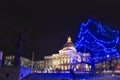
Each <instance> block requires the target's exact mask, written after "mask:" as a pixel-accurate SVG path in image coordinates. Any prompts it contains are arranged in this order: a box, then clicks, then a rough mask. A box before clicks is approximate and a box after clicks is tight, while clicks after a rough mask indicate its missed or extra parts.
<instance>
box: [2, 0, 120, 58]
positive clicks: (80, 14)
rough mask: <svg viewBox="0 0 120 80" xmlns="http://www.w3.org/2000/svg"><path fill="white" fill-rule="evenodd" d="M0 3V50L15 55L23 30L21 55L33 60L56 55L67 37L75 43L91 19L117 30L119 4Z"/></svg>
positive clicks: (100, 0)
mask: <svg viewBox="0 0 120 80" xmlns="http://www.w3.org/2000/svg"><path fill="white" fill-rule="evenodd" d="M115 1H116V2H114V0H113V1H112V0H60V1H58V0H56V1H55V0H54V1H53V0H38V1H35V0H28V1H27V0H26V1H25V0H16V1H12V0H8V1H6V0H3V1H2V2H0V49H1V50H3V52H4V54H5V55H10V54H15V53H16V46H17V42H18V37H19V36H18V35H19V34H20V33H21V32H23V31H24V30H25V33H24V41H23V43H22V49H21V55H22V56H24V57H26V58H29V59H31V55H32V52H33V51H34V52H35V60H41V59H43V57H44V56H47V55H51V54H53V53H57V52H58V51H59V50H60V49H62V48H63V45H64V44H65V43H66V40H67V37H68V36H69V35H70V36H71V38H72V41H73V42H75V41H76V39H77V34H78V32H79V27H80V24H81V23H82V22H83V21H87V19H88V18H93V19H95V20H96V21H100V22H101V23H103V24H106V25H108V26H110V27H111V28H115V29H118V30H120V28H119V27H120V6H119V4H120V2H119V0H115Z"/></svg>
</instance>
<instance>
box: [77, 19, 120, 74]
mask: <svg viewBox="0 0 120 80" xmlns="http://www.w3.org/2000/svg"><path fill="white" fill-rule="evenodd" d="M118 35H119V32H118V30H114V29H110V28H109V27H108V26H106V25H102V24H101V23H100V22H96V21H94V20H92V19H88V21H87V22H86V23H82V24H81V26H80V32H79V34H78V39H77V41H76V42H75V47H76V49H77V50H78V51H80V52H84V49H86V51H87V52H89V53H90V58H89V60H88V61H86V62H80V63H86V64H89V65H90V66H91V73H92V74H95V73H96V68H95V64H97V63H100V62H103V61H107V60H111V59H115V58H119V57H120V55H119V53H118V50H117V48H116V45H117V44H118V42H119V36H118Z"/></svg>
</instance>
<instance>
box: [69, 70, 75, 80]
mask: <svg viewBox="0 0 120 80" xmlns="http://www.w3.org/2000/svg"><path fill="white" fill-rule="evenodd" d="M70 74H71V75H72V78H73V80H76V75H75V73H74V71H73V69H72V68H70Z"/></svg>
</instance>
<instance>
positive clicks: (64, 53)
mask: <svg viewBox="0 0 120 80" xmlns="http://www.w3.org/2000/svg"><path fill="white" fill-rule="evenodd" d="M89 56H90V55H89V53H82V54H81V53H80V52H77V50H76V49H75V47H74V45H73V43H72V41H71V37H68V40H67V42H66V43H65V45H64V46H63V49H61V50H59V53H56V54H52V55H51V56H45V57H44V59H45V70H56V69H61V70H69V69H70V68H74V69H75V70H80V69H83V68H84V69H85V70H88V69H89V67H88V65H87V64H82V63H81V64H80V62H82V61H86V60H87V59H88V57H89ZM77 63H78V64H77Z"/></svg>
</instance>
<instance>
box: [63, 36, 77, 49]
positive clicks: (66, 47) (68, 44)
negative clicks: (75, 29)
mask: <svg viewBox="0 0 120 80" xmlns="http://www.w3.org/2000/svg"><path fill="white" fill-rule="evenodd" d="M63 50H76V49H75V47H74V44H73V43H72V41H71V37H70V36H69V37H68V39H67V42H66V43H65V45H64V46H63Z"/></svg>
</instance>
